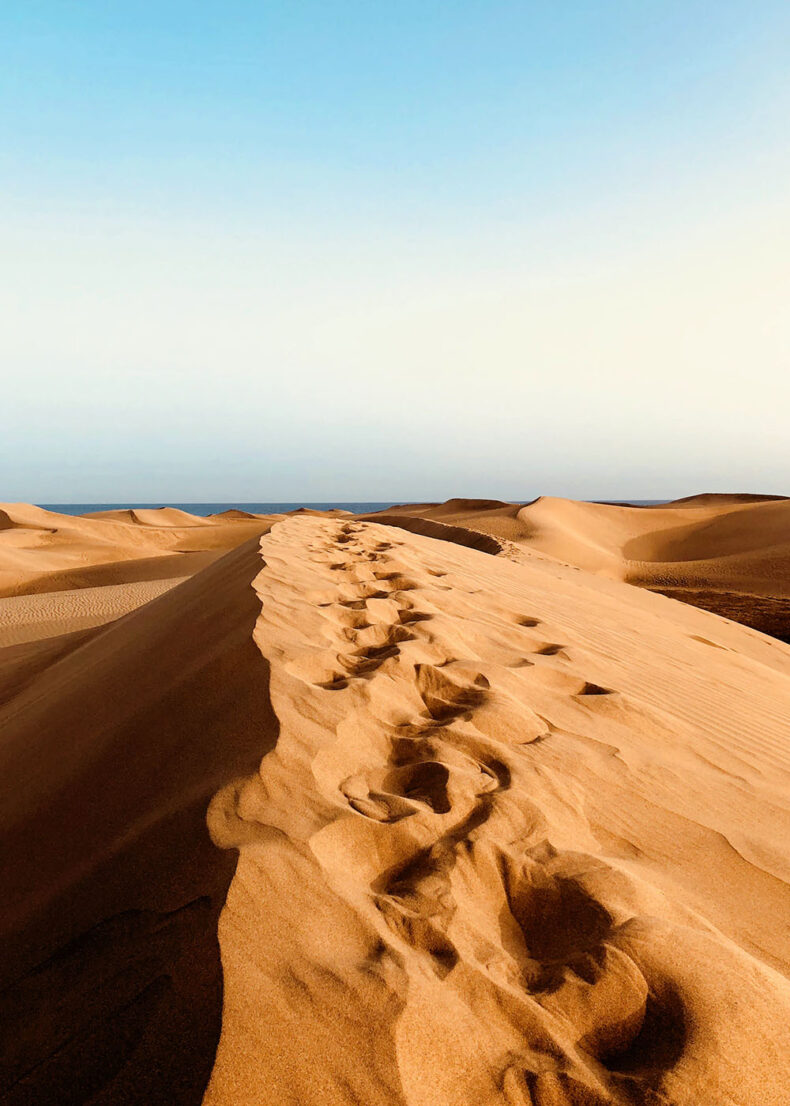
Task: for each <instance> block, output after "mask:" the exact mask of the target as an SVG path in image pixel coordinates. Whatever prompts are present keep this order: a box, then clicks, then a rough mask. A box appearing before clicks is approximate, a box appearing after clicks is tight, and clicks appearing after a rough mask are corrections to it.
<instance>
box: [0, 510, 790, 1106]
mask: <svg viewBox="0 0 790 1106" xmlns="http://www.w3.org/2000/svg"><path fill="white" fill-rule="evenodd" d="M458 502H459V501H456V504H455V505H453V509H449V510H444V511H442V509H441V508H431V507H429V506H425V505H423V506H421V507H419V508H414V507H410V508H398V509H396V510H394V511H391V512H388V514H387V517H386V518H384V517H380V518H379V520H378V521H367V520H360V519H351V518H344V517H326V516H321V515H318V514H315V513H304V514H301V515H296V516H291V517H288V518H279V519H268V520H262V519H238V518H233V519H230V520H228V519H225V520H222V519H219V518H218V519H214V520H209V521H208V522H205V521H204V522H197V523H195V524H194V526H192V525H190V526H188V527H185V526H183V525H182V523H183V519H182V518H181V517H180V515H174V516H173V518H172V521H171V522H168V525H161V526H160V525H156V526H151V525H150V524H149V523H148V521H147V520H146V519H145V518H144V519H143V520H142V521H141V520H139V519H129V518H126V517H125V516H124V517H113V518H98V519H90V520H87V519H86V520H82V521H81V522H79V521H78V522H77V523H75V524H73V525H74V527H75V528H76V529H77V530H79V528H80V527H81V526H86V527H88V529H87V530H86V531H85V535H86V537H85V538H84V541H85V542H87V543H91V544H90V548H91V550H92V552H90V555H89V557H87V558H86V560H87V561H91V563H93V564H118V563H119V562H121V561H125V562H128V564H129V565H133V564H134V563H135V562H138V561H142V560H151V559H156V558H157V557H173V558H175V559H177V558H178V557H179V556H183V555H184V554H188V553H190V552H191V553H195V552H206V551H207V550H210V551H213V552H214V554H215V556H214V557H213V558H212V559H211V561H210V563H206V564H204V565H203V566H202V567H199V566H197V565H196V566H194V570H193V571H192V572H191V573H182V574H181V575H182V576H183V575H188V576H189V578H188V579H186V580H182V581H181V582H180V583H176V582H175V581H176V580H177V577H176V576H173V577H170V578H169V579H170V581H171V586H169V587H168V588H167V590H165V591H164V592H163V593H162V594H159V595H158V596H156V597H153V598H151V599H150V600H149V601H147V602H143V603H141V604H139V605H137V606H135V608H134V609H128V610H127V611H126V612H118V613H120V617H118V614H117V613H116V614H111V615H110V616H109V617H108V620H105V621H104V622H102V623H100V624H94V625H85V624H79V623H75V624H74V625H72V626H71V627H70V628H69V626H68V624H67V618H66V615H65V613H64V621H63V623H62V625H59V627H58V632H57V633H47V634H42V635H41V636H40V637H38V638H36V637H34V636H32V637H30V638H29V639H28V640H25V641H21V640H20V641H17V642H16V643H13V644H9V645H7V646H6V647H5V648H4V649H0V771H2V777H3V779H4V780H5V781H6V788H5V791H4V799H3V803H2V809H1V810H0V845H1V847H0V876H1V877H2V888H3V893H2V899H1V900H0V934H2V941H3V949H4V957H3V967H2V979H0V988H1V989H0V1024H2V1046H0V1060H1V1063H0V1103H2V1104H3V1106H5V1104H9V1106H17V1104H23V1103H25V1104H27V1103H61V1102H62V1103H75V1104H76V1103H91V1104H92V1106H93V1104H95V1106H111V1104H115V1103H121V1104H125V1103H130V1104H131V1103H157V1104H158V1103H163V1104H164V1103H175V1104H187V1103H199V1102H201V1101H202V1102H205V1103H206V1104H207V1106H248V1104H249V1106H253V1104H255V1106H257V1104H264V1103H265V1104H267V1106H269V1104H271V1106H355V1104H365V1106H367V1104H371V1106H385V1104H386V1106H478V1104H479V1106H489V1104H490V1106H494V1104H497V1106H498V1104H506V1106H606V1104H609V1103H613V1104H616V1106H618V1104H619V1106H786V1104H787V1103H788V1102H790V926H788V919H790V886H789V885H790V859H788V849H787V843H788V841H790V647H788V646H787V645H785V644H783V643H782V642H779V641H777V640H775V639H773V638H770V637H768V636H766V635H764V634H761V633H759V632H757V631H755V630H754V629H751V628H748V627H745V626H741V625H738V624H735V623H733V622H730V621H727V620H726V619H723V618H721V617H719V616H717V615H716V614H712V613H709V612H707V611H705V610H700V609H697V608H696V607H694V606H691V605H687V604H685V603H679V602H676V601H674V600H673V599H670V598H666V597H664V596H662V595H658V594H653V593H652V591H651V590H649V589H644V588H641V589H640V588H636V587H633V586H631V585H630V584H629V583H627V582H624V580H623V578H622V577H623V572H622V568H621V569H618V568H617V558H618V556H619V558H620V561H621V562H622V560H623V557H624V556H625V555H624V554H623V552H622V549H623V545H622V543H621V545H620V546H618V544H617V543H618V541H620V540H621V539H620V536H619V535H620V532H619V531H618V532H617V534H615V535H614V536H613V535H612V532H611V531H607V530H604V531H603V532H602V534H601V536H600V537H599V539H598V544H599V545H600V546H601V548H602V549H603V550H604V553H606V557H610V558H611V560H609V561H606V563H603V562H604V561H605V560H606V558H605V557H604V555H603V554H601V559H600V561H598V562H595V563H586V564H582V563H581V561H582V556H581V555H580V553H579V551H578V549H577V547H576V546H574V545H573V543H572V542H571V541H570V540H569V539H566V541H565V545H564V546H562V548H560V546H561V545H562V543H561V541H560V539H559V538H557V539H556V543H557V544H556V545H555V546H553V547H551V548H549V545H550V543H549V539H548V537H546V536H545V533H544V537H543V538H542V539H540V538H539V535H538V534H537V530H538V524H537V522H535V523H534V525H533V531H532V537H531V538H527V537H526V535H525V534H524V533H523V532H522V531H521V530H520V529H519V528H520V527H522V526H526V524H525V523H524V520H523V519H522V517H521V515H522V512H525V511H526V512H527V514H529V512H530V511H531V510H532V508H535V507H538V508H539V510H543V509H544V508H543V507H541V504H544V506H545V504H546V503H548V504H552V503H553V504H557V503H560V504H564V503H565V501H538V502H537V503H536V504H533V505H532V507H530V508H518V507H514V506H512V505H507V504H491V503H487V504H484V505H482V506H479V505H478V506H479V509H478V507H475V508H474V509H472V508H471V507H470V504H469V501H467V502H466V503H464V504H462V509H460V510H456V509H454V508H455V506H457V503H458ZM444 506H445V507H447V505H444ZM577 506H581V507H585V506H589V507H590V508H591V514H592V515H595V513H596V512H597V511H599V509H600V511H601V512H603V515H602V518H603V519H604V520H605V519H606V518H609V517H610V516H609V515H608V514H606V512H608V511H614V512H619V511H629V512H631V511H635V510H636V509H634V508H616V507H615V508H611V507H608V506H605V505H596V504H593V505H577ZM722 506H723V505H722V504H720V503H718V502H717V503H716V505H715V514H714V522H715V526H714V529H715V527H718V531H717V535H718V536H716V535H714V537H715V540H716V541H719V542H721V545H722V552H721V557H722V558H726V557H728V556H730V553H729V552H727V550H728V549H729V546H727V540H726V539H727V535H728V534H732V533H736V536H737V540H736V536H734V537H733V543H734V544H735V545H737V546H738V553H737V555H738V556H740V557H741V558H742V560H743V558H744V557H745V553H744V550H743V543H742V533H743V530H742V528H739V526H740V524H736V522H737V519H736V518H735V516H737V515H738V513H741V514H745V513H746V512H750V511H754V512H758V511H762V510H763V509H764V510H765V511H766V512H767V511H768V508H769V507H771V504H770V503H769V502H768V501H762V500H761V501H756V502H746V503H743V502H740V501H736V503H735V504H731V505H730V507H731V510H730V509H729V507H728V510H726V511H723V510H721V508H722ZM780 506H783V501H777V502H776V503H775V504H774V505H773V509H774V510H775V511H776V510H778V508H779V507H780ZM673 509H674V510H676V511H677V512H678V513H680V512H685V514H686V517H688V519H689V526H690V527H692V530H693V529H694V528H695V527H696V528H697V529H699V526H701V525H703V524H702V523H701V522H700V520H699V519H698V518H697V513H698V512H699V511H702V510H709V509H710V508H708V507H706V506H698V505H694V504H693V503H692V504H691V505H687V506H685V507H684V506H682V505H680V504H679V505H676V506H675V508H673ZM35 510H36V509H32V508H27V511H31V512H33V514H31V515H27V514H25V513H24V512H22V513H21V515H18V516H17V517H21V518H22V521H24V522H26V523H27V524H28V525H27V527H26V528H27V529H28V530H30V529H33V527H31V526H30V525H29V524H30V523H31V522H40V523H42V524H43V523H44V522H46V521H47V520H49V522H50V527H49V529H52V528H54V529H55V530H58V529H59V528H60V526H61V522H60V521H59V520H58V519H50V518H49V516H47V515H46V512H42V515H43V516H45V517H43V518H42V517H41V516H40V515H37V514H35ZM464 512H466V513H464ZM513 512H515V513H513ZM139 513H140V512H138V514H139ZM535 513H536V512H535V511H532V514H533V515H534V514H535ZM550 513H551V512H550ZM558 513H559V514H562V512H557V511H554V512H553V514H552V518H554V517H555V516H556V515H557V514H558ZM641 513H642V514H644V515H645V516H646V517H647V516H648V515H649V514H656V516H657V517H658V516H659V515H660V512H653V511H652V510H650V509H646V510H644V511H643V512H641ZM769 513H770V512H769ZM115 514H116V513H114V515H115ZM582 514H583V512H582ZM728 515H732V516H733V518H732V519H731V521H730V522H729V523H727V522H726V519H727V517H728ZM486 517H487V522H486ZM562 517H565V516H564V515H563V516H562ZM574 517H575V516H574ZM596 517H597V516H596ZM611 517H616V516H611ZM755 517H763V516H757V515H755ZM481 518H482V519H483V522H482V523H481V522H480V519H481ZM495 519H499V520H500V521H499V522H495V521H492V520H495ZM155 521H156V520H155ZM659 522H660V518H659ZM709 522H710V520H709ZM62 525H63V526H66V524H62ZM544 525H545V523H544ZM584 525H585V526H586V527H587V529H583V528H581V529H582V532H583V533H584V534H589V535H593V532H594V527H595V525H596V522H595V518H592V519H590V518H587V519H586V521H585V523H584ZM629 525H630V524H629ZM645 525H646V526H647V522H646V523H645ZM653 525H656V526H657V528H658V529H661V527H660V525H658V524H653ZM95 526H99V527H101V526H110V527H122V528H123V530H122V531H119V541H121V540H122V548H123V549H124V550H125V551H128V550H129V549H130V548H131V547H132V546H133V544H134V543H132V542H131V539H130V538H129V536H128V532H129V531H132V532H137V531H139V532H140V533H142V534H145V535H147V534H148V532H149V530H150V531H153V532H154V534H155V541H157V542H162V543H163V544H161V545H160V546H159V551H158V553H157V552H155V551H154V550H153V549H152V547H151V545H150V544H146V543H143V546H144V550H143V552H141V553H140V555H139V556H138V557H134V556H123V557H122V556H118V557H113V556H108V555H105V553H102V554H101V555H102V556H103V557H104V559H103V560H92V559H93V558H94V557H95V556H96V554H95V552H94V550H95V545H96V543H97V542H98V538H97V536H96V533H97V532H95V531H94V529H93V527H95ZM777 526H778V527H779V528H780V526H781V524H777ZM227 527H236V528H237V529H236V531H235V533H236V535H237V538H238V540H237V541H236V548H234V549H231V550H230V551H226V552H222V551H221V550H222V542H226V543H228V544H229V543H230V542H231V541H232V540H233V539H232V538H231V537H230V536H229V535H228V534H225V535H220V533H219V531H221V530H223V529H225V528H227ZM245 527H250V528H256V530H257V532H255V533H252V534H248V533H245V529H244V528H245ZM22 528H25V527H22ZM9 529H10V528H9ZM168 529H170V530H172V531H173V533H174V534H178V535H179V537H178V538H177V539H176V541H175V542H174V544H173V545H171V546H167V547H166V541H167V539H166V538H163V537H162V536H161V535H162V534H163V533H165V532H166V531H167V530H168ZM577 529H580V525H579V527H577ZM766 529H768V524H767V523H766ZM185 530H186V531H187V536H186V537H182V536H181V535H182V533H183V532H184V531H185ZM574 532H575V531H574ZM644 532H645V533H650V532H651V531H649V530H645V531H644ZM99 533H100V532H99ZM198 533H200V534H206V535H207V537H206V538H205V539H204V542H205V544H203V545H199V544H197V542H196V539H195V535H196V534H198ZM700 533H701V531H700ZM208 535H213V536H212V537H211V538H209V537H208ZM692 537H693V535H692V531H689V533H688V534H681V535H678V534H675V535H674V537H672V538H671V540H672V541H673V542H676V543H678V542H679V543H680V545H677V544H676V545H674V546H669V545H666V544H665V545H664V546H662V547H661V549H662V550H664V551H666V550H667V549H669V550H670V551H671V552H672V553H673V554H675V553H677V551H678V549H682V548H684V547H683V542H688V543H689V544H688V547H687V549H686V551H687V552H689V551H693V552H694V553H695V558H694V560H695V561H696V562H699V561H701V560H705V559H706V558H704V557H700V556H699V555H698V554H699V551H700V549H702V548H703V547H702V546H700V544H699V541H698V539H699V540H702V539H701V538H700V534H698V535H697V538H694V539H693V540H692ZM780 537H781V535H780ZM483 538H485V539H487V540H481V539H483ZM26 540H27V541H28V542H29V543H30V542H32V539H31V538H30V535H28V538H27V539H26ZM585 540H586V539H585ZM639 540H640V535H639V534H638V533H634V532H633V529H631V530H628V532H627V535H626V538H625V539H623V541H624V542H626V543H631V542H634V541H639ZM656 540H657V539H656ZM662 541H664V542H665V543H666V542H669V541H670V536H669V534H665V535H664V538H663V539H662ZM710 541H711V542H712V541H713V538H711V539H710ZM211 542H214V543H215V544H213V545H212V544H211ZM695 542H697V544H696V545H695ZM53 544H54V543H50V544H49V546H45V547H44V550H43V552H44V556H45V558H49V560H48V561H47V565H48V571H53V572H54V571H58V572H64V571H65V572H71V570H72V569H73V568H74V567H76V565H75V564H74V562H73V555H74V553H75V550H76V549H77V548H78V547H79V540H78V537H77V536H72V537H71V538H70V539H69V542H66V543H64V544H65V545H66V546H67V553H68V558H67V560H66V561H61V563H59V564H58V565H56V567H55V568H51V569H50V568H49V566H50V564H51V561H52V559H56V558H55V553H53V549H52V546H53ZM581 544H583V543H581ZM587 544H590V543H589V542H588V543H587ZM776 545H777V546H778V547H781V541H780V540H777V543H776ZM107 547H108V549H109V548H112V540H111V539H108V541H107ZM225 548H226V549H227V545H226V547H225ZM618 548H619V550H620V553H619V554H616V551H617V549H618ZM712 548H713V546H712V545H711V544H708V545H706V546H704V550H707V551H708V559H710V556H712V553H711V550H712ZM25 550H26V554H28V555H29V556H28V559H27V560H26V561H25V572H26V573H27V575H25V576H24V579H25V580H27V581H28V582H29V581H31V580H33V581H37V580H39V578H40V575H41V574H37V573H36V570H35V568H34V567H32V566H33V565H34V562H35V558H34V556H33V553H34V547H33V546H32V545H30V544H29V545H28V546H27V547H25ZM637 552H638V553H639V556H640V557H641V558H643V561H642V562H640V563H653V562H650V561H649V559H648V558H646V554H645V550H644V548H641V547H640V548H638V549H637ZM762 552H763V553H764V552H765V551H764V550H763V551H762ZM64 556H65V553H64ZM585 556H587V554H585ZM589 556H592V555H591V554H590V555H589ZM760 556H761V550H760V549H759V548H758V545H757V543H756V542H755V545H754V549H753V564H752V569H750V570H749V571H752V572H753V573H754V576H753V577H752V578H750V579H756V578H757V576H758V575H759V570H758V567H756V566H757V565H758V563H759V560H760ZM627 559H628V561H629V565H630V564H631V563H632V562H633V558H630V557H629V558H627ZM677 560H678V558H677V557H676V558H675V561H674V562H672V563H675V562H676V561H677ZM662 563H669V562H662ZM18 571H20V572H21V570H19V569H18ZM107 571H109V570H107ZM145 571H148V570H147V569H144V568H140V567H139V566H138V569H137V573H138V575H137V578H136V583H137V584H140V583H144V582H146V581H147V582H151V581H154V580H156V579H164V577H156V576H155V575H149V576H140V575H139V573H141V572H145ZM628 571H630V568H629V570H628ZM695 571H697V570H695ZM699 571H700V572H701V569H699ZM744 572H746V570H745V569H744ZM89 578H90V573H89ZM744 578H745V577H744ZM20 579H22V577H21V576H20ZM69 579H71V580H72V582H73V576H71V577H69ZM93 579H94V581H95V577H93ZM122 583H123V581H119V580H114V581H112V582H111V581H109V580H108V581H106V582H104V583H98V584H97V583H95V582H94V583H92V584H86V585H85V589H84V590H86V591H90V590H93V589H94V588H97V587H98V588H99V589H101V588H103V587H117V586H121V585H122ZM749 586H750V587H754V583H750V584H749ZM80 590H81V589H80V588H79V587H76V588H64V589H61V590H60V591H56V592H53V593H51V594H52V595H53V596H56V595H60V596H61V597H63V596H72V595H78V594H79V591H80ZM16 594H17V597H19V596H21V597H22V598H23V599H26V600H28V601H32V600H38V599H39V598H40V597H41V596H45V595H46V593H45V592H43V591H37V592H35V594H34V593H27V594H25V593H23V592H17V593H16ZM63 602H64V603H66V604H68V602H69V600H68V599H64V600H63ZM63 610H64V612H66V611H67V607H64V608H63ZM74 610H75V618H78V617H79V608H78V606H77V604H76V601H75V606H74ZM0 613H1V611H0ZM31 634H32V630H31Z"/></svg>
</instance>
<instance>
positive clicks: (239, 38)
mask: <svg viewBox="0 0 790 1106" xmlns="http://www.w3.org/2000/svg"><path fill="white" fill-rule="evenodd" d="M0 44H1V46H2V66H1V67H0V305H1V306H0V312H1V317H0V374H1V375H2V390H1V391H0V397H2V403H1V404H0V409H2V410H3V418H2V435H0V500H25V501H33V502H39V503H41V502H47V503H57V502H64V503H66V502H119V501H129V502H132V501H137V502H167V501H171V502H190V501H237V502H244V501H267V500H290V501H300V500H305V501H320V502H324V501H333V500H340V501H343V500H392V501H404V500H415V499H419V500H426V499H444V498H446V497H449V496H452V495H468V496H486V497H488V496H493V497H501V498H506V499H517V500H527V499H531V498H533V497H534V496H537V495H540V494H547V495H566V496H572V497H576V498H642V499H650V498H656V499H658V498H670V497H673V496H676V495H685V494H691V493H694V492H700V491H761V492H767V493H779V494H781V493H785V494H790V464H789V463H788V462H789V458H790V446H789V442H790V434H789V433H788V423H789V422H790V363H789V356H788V355H789V354H790V311H789V310H788V304H790V64H788V62H789V61H790V58H789V57H788V55H789V54H790V5H788V4H787V3H786V0H781V2H765V0H750V2H748V3H745V2H743V3H742V2H732V0H717V2H713V0H709V2H705V3H702V2H699V0H682V2H676V0H656V2H653V3H646V2H643V0H618V2H610V0H563V2H561V3H548V2H545V0H541V2H540V3H533V2H527V0H522V2H520V3H515V2H505V0H443V2H440V0H419V2H417V0H394V2H392V3H388V4H384V3H372V2H371V0H355V2H351V0H349V2H343V0H320V2H319V0H269V2H265V0H257V2H251V0H223V2H222V3H220V2H218V0H216V2H215V0H211V2H201V0H191V2H190V3H182V2H181V0H157V2H156V3H151V2H149V0H135V2H134V3H129V2H128V0H102V2H97V0H81V2H80V3H79V4H74V3H71V2H68V0H60V2H54V0H48V2H44V0H24V2H22V0H6V2H5V3H3V4H2V5H0Z"/></svg>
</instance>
